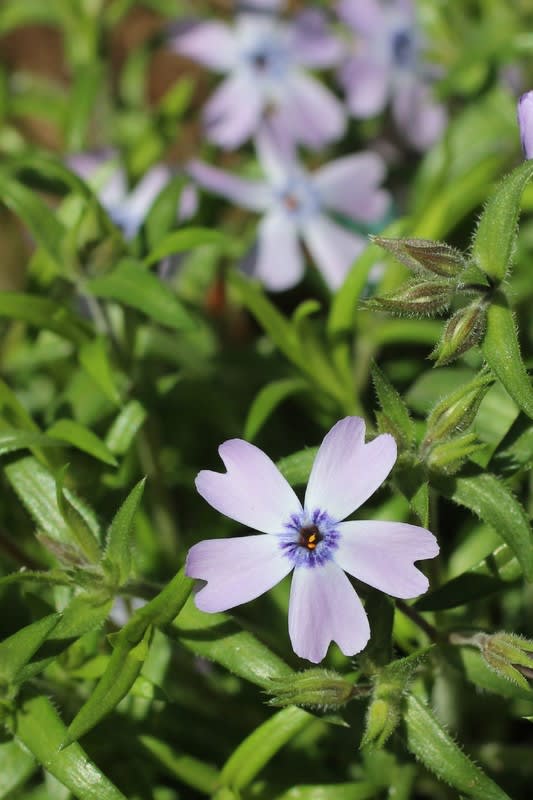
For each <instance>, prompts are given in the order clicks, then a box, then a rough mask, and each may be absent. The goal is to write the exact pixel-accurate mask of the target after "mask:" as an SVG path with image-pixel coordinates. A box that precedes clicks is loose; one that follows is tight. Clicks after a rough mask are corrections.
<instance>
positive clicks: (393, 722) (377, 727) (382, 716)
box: [361, 693, 401, 747]
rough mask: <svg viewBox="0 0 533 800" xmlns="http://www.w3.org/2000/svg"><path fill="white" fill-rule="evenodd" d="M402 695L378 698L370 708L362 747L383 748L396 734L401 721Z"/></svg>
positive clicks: (395, 694)
mask: <svg viewBox="0 0 533 800" xmlns="http://www.w3.org/2000/svg"><path fill="white" fill-rule="evenodd" d="M400 701H401V695H399V694H397V693H391V694H390V696H389V697H387V698H384V697H376V698H375V699H374V700H372V702H371V703H370V705H369V706H368V711H367V715H366V728H365V732H364V735H363V738H362V740H361V747H368V746H374V747H383V746H384V745H385V744H386V742H387V739H388V738H389V737H390V736H391V735H392V734H393V733H394V731H395V730H396V728H397V726H398V723H399V722H400V719H401V713H400Z"/></svg>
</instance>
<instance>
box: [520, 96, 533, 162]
mask: <svg viewBox="0 0 533 800" xmlns="http://www.w3.org/2000/svg"><path fill="white" fill-rule="evenodd" d="M517 115H518V127H519V128H520V140H521V142H522V150H523V152H524V158H526V159H530V158H533V92H526V93H525V94H523V95H522V97H521V98H520V100H519V101H518V108H517Z"/></svg>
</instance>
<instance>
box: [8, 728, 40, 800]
mask: <svg viewBox="0 0 533 800" xmlns="http://www.w3.org/2000/svg"><path fill="white" fill-rule="evenodd" d="M36 769H37V764H36V763H35V759H34V757H33V756H32V755H31V753H28V751H27V750H26V748H25V747H22V745H20V744H19V743H18V742H14V741H11V742H2V743H0V800H6V798H8V797H13V794H12V792H14V791H15V789H18V788H19V787H20V786H22V785H23V784H24V783H26V781H27V780H28V778H30V777H31V775H32V774H33V773H34V772H35V770H36Z"/></svg>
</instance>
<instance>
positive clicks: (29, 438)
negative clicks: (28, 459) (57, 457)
mask: <svg viewBox="0 0 533 800" xmlns="http://www.w3.org/2000/svg"><path fill="white" fill-rule="evenodd" d="M58 438H59V437H58ZM61 446H62V442H59V441H58V440H57V439H53V438H51V437H50V436H45V435H44V434H43V433H33V432H32V431H17V430H15V429H13V428H3V429H0V455H5V454H6V453H13V452H14V451H16V450H25V449H26V448H28V449H29V450H33V449H34V448H39V447H61Z"/></svg>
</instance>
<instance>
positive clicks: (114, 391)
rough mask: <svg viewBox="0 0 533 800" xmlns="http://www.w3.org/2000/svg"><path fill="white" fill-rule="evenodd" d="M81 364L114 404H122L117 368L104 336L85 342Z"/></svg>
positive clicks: (80, 352) (82, 347) (80, 354)
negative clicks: (117, 380)
mask: <svg viewBox="0 0 533 800" xmlns="http://www.w3.org/2000/svg"><path fill="white" fill-rule="evenodd" d="M78 357H79V360H80V364H81V366H82V367H83V369H84V370H85V372H86V373H87V374H88V375H90V376H91V378H92V379H93V381H94V382H95V383H96V384H97V386H98V388H99V389H100V390H101V391H102V392H103V393H104V395H105V396H106V397H107V399H108V400H110V401H111V402H112V403H113V405H116V406H118V405H120V391H119V390H118V388H117V384H116V377H115V369H114V367H113V366H112V365H111V361H110V359H109V354H108V348H107V341H106V340H105V339H104V338H103V337H98V338H96V339H91V340H90V341H87V342H84V344H83V345H82V346H81V347H80V350H79V355H78Z"/></svg>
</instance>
